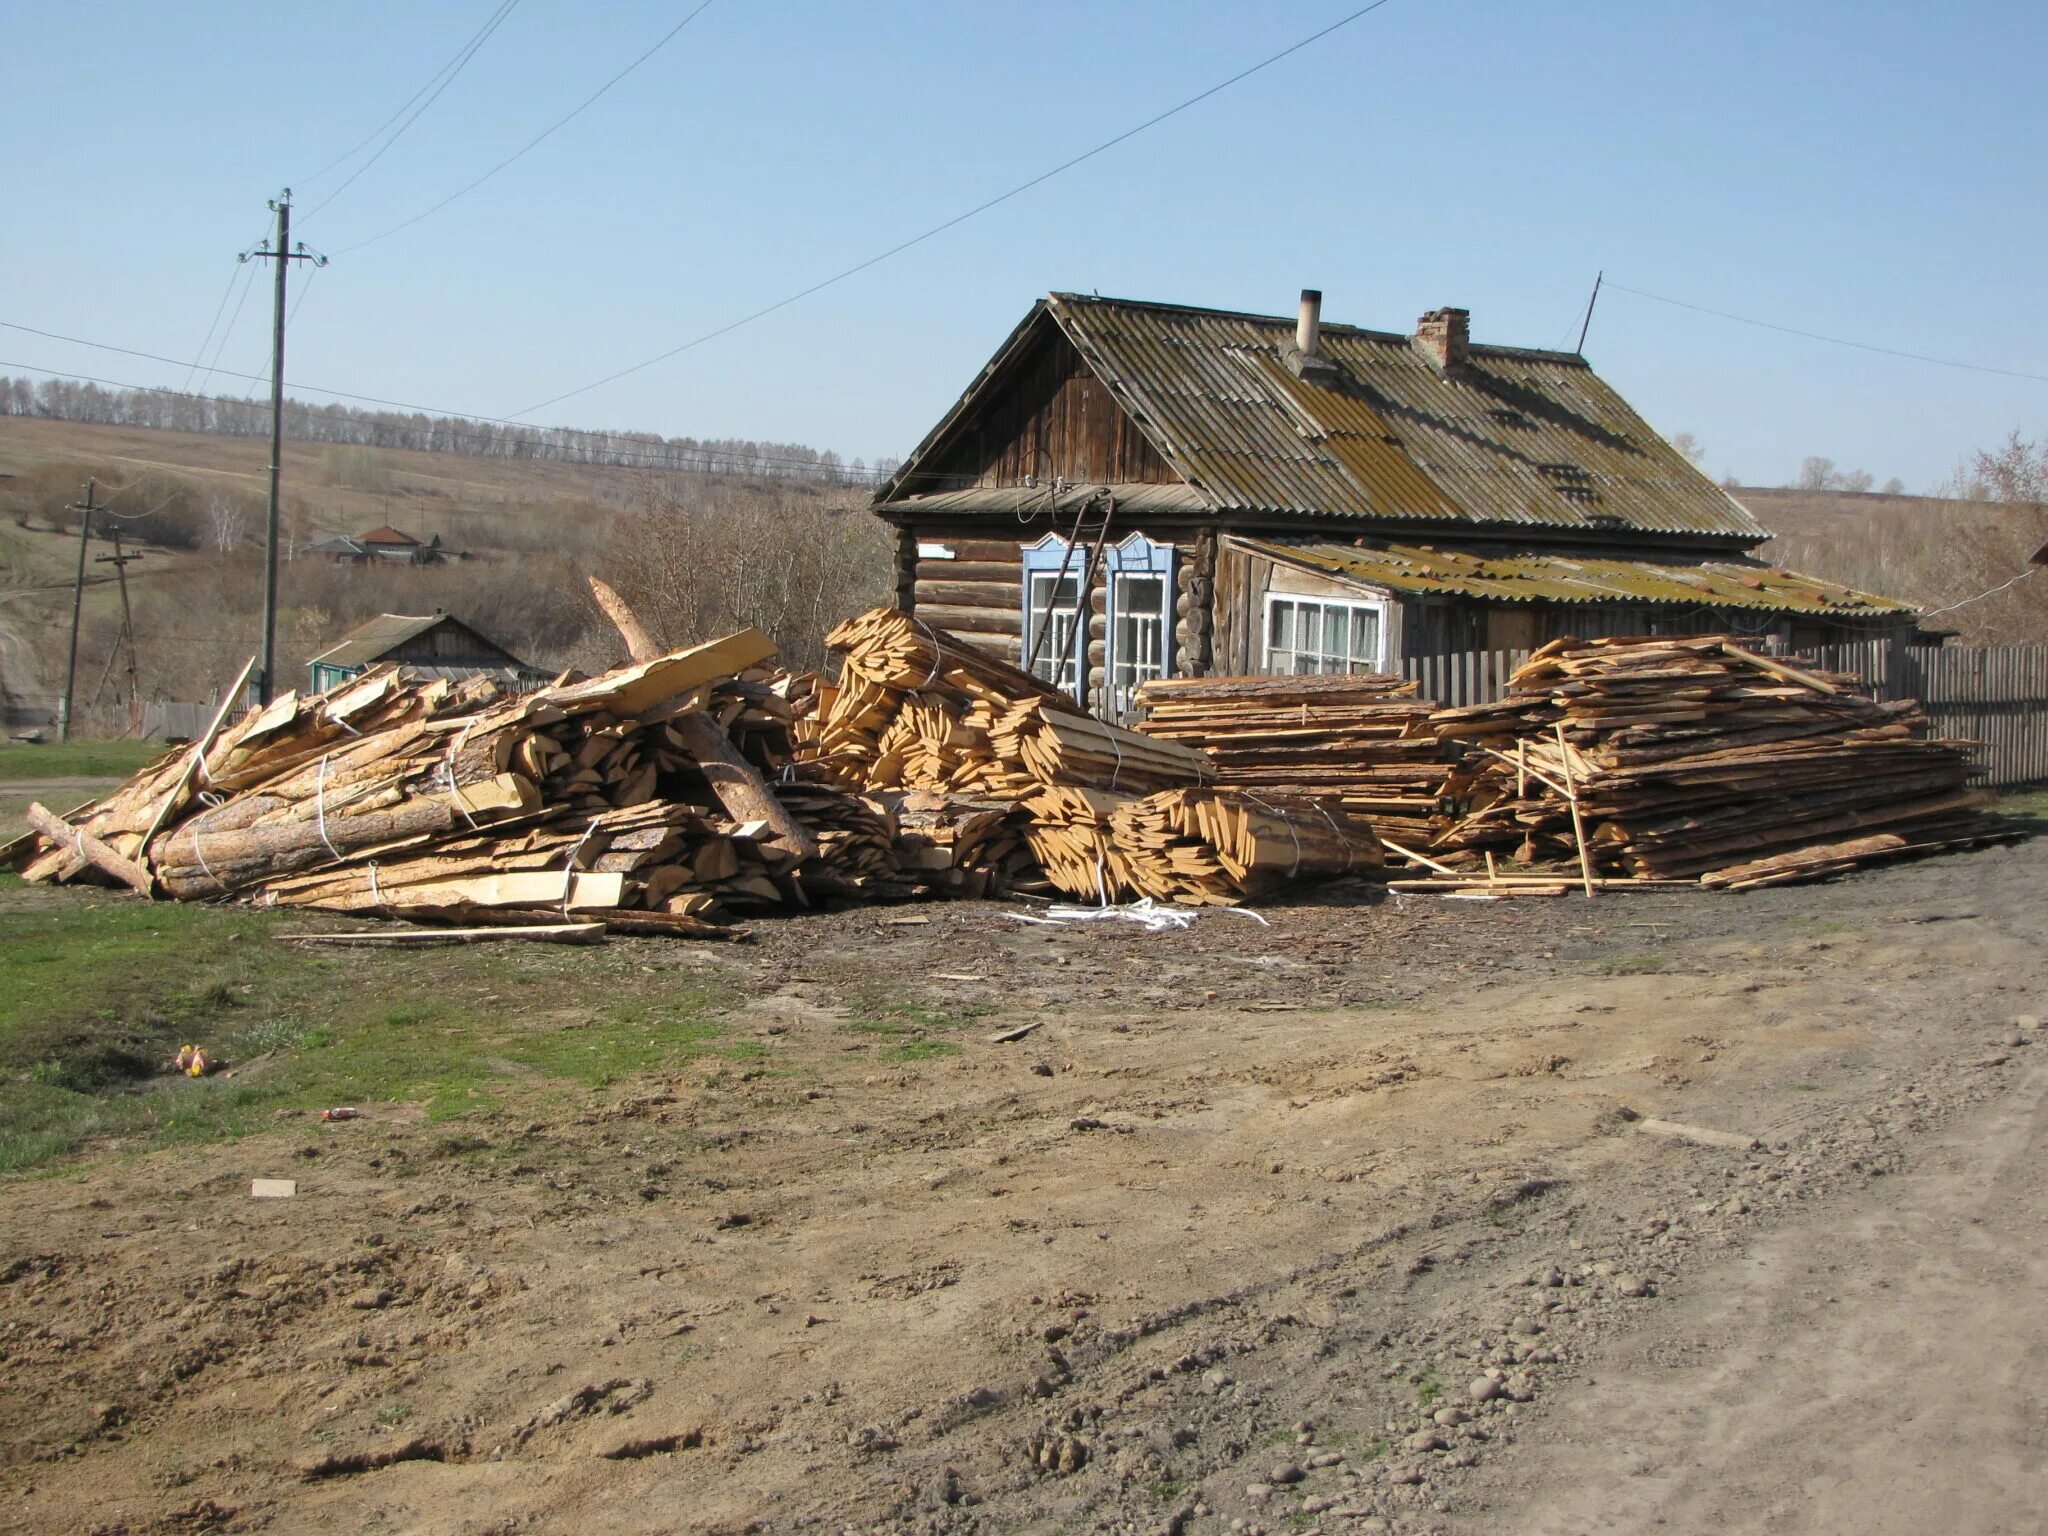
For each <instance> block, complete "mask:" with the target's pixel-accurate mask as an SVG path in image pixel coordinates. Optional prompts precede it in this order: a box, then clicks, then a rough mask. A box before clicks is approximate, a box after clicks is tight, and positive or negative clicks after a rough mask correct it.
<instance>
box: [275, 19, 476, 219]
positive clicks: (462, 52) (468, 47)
mask: <svg viewBox="0 0 2048 1536" xmlns="http://www.w3.org/2000/svg"><path fill="white" fill-rule="evenodd" d="M514 3H516V0H514ZM509 9H510V7H509V6H505V5H501V6H500V7H499V10H498V11H494V12H492V14H491V16H490V17H489V18H487V19H486V20H485V22H484V24H483V26H481V27H479V28H478V29H477V30H476V32H475V33H473V34H471V36H470V39H469V41H467V42H465V43H464V44H463V45H462V46H461V47H460V48H458V49H456V50H455V52H454V54H453V55H452V56H451V57H450V58H448V59H447V60H446V61H445V62H444V63H443V64H442V65H441V67H440V68H439V69H437V70H435V71H434V72H433V74H431V75H429V76H428V77H427V83H426V84H425V85H422V86H421V87H420V88H419V89H418V90H416V91H414V92H413V93H412V94H411V95H410V96H408V97H406V99H405V100H404V101H403V102H401V103H400V104H399V108H398V110H397V111H396V112H394V113H392V114H391V115H390V116H389V117H387V118H385V119H384V121H383V122H381V123H379V124H378V125H377V126H376V127H375V128H373V129H371V130H370V132H369V133H368V134H366V135H365V136H364V137H363V139H362V140H361V142H359V143H357V144H356V145H354V146H353V147H351V148H349V149H346V150H343V151H342V152H341V153H340V154H338V155H336V156H335V157H334V158H333V159H332V160H330V161H328V162H327V163H326V164H325V165H323V166H321V167H320V169H319V170H317V171H315V172H314V173H313V174H312V175H310V176H306V177H302V178H300V180H299V183H298V185H300V186H309V185H311V184H312V183H313V182H316V181H318V180H319V179H320V178H321V177H322V176H325V175H326V174H327V173H328V172H329V171H331V170H333V169H334V168H335V167H336V166H338V165H340V164H342V163H343V162H344V161H347V160H351V159H353V158H354V157H355V156H356V155H357V154H358V153H359V152H361V151H362V150H363V149H365V148H367V147H368V146H369V145H370V144H371V143H372V142H373V141H374V140H375V139H376V138H377V136H378V135H379V134H381V133H383V131H384V130H385V129H386V128H389V127H390V126H391V125H392V124H393V123H395V122H397V121H398V120H399V118H401V117H403V116H404V115H405V111H406V108H408V107H410V106H411V105H412V104H413V103H414V102H416V101H418V100H419V99H420V98H421V97H422V96H424V95H426V94H427V92H428V91H429V90H431V89H432V88H433V85H434V82H435V81H436V80H439V79H440V78H441V77H442V76H443V75H444V74H448V72H449V71H450V70H454V69H460V68H461V67H462V65H463V63H464V62H465V61H466V60H467V58H468V56H469V54H470V53H471V52H473V51H474V50H475V49H476V48H477V47H478V46H479V45H480V44H481V43H482V42H483V40H484V39H485V38H486V37H488V36H489V35H490V29H491V27H492V26H493V25H494V24H495V23H496V22H497V21H499V20H502V19H503V18H502V16H501V15H500V12H502V11H505V10H509ZM451 78H452V76H451ZM309 217H310V215H309Z"/></svg>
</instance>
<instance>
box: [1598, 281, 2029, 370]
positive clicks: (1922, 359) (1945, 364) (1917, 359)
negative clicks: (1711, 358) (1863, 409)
mask: <svg viewBox="0 0 2048 1536" xmlns="http://www.w3.org/2000/svg"><path fill="white" fill-rule="evenodd" d="M1607 286H1608V287H1610V288H1619V289H1620V290H1621V291H1622V292H1623V293H1632V294H1634V295H1635V296H1636V297H1637V298H1639V299H1649V300H1651V301H1652V302H1653V303H1657V304H1669V305H1671V306H1672V307H1673V308H1674V309H1689V310H1692V311H1693V312H1694V313H1695V314H1701V315H1712V316H1713V317H1714V318H1715V319H1717V320H1732V321H1734V322H1735V323H1736V324H1737V325H1753V326H1755V327H1757V328H1758V329H1759V330H1765V331H1778V332H1781V333H1782V334H1784V335H1787V336H1802V337H1804V338H1805V339H1806V340H1808V341H1824V342H1827V343H1828V344H1829V345H1830V346H1835V347H1852V348H1854V349H1855V350H1856V351H1858V352H1876V353H1878V354H1880V355H1882V356H1884V357H1902V358H1905V359H1906V360H1907V361H1908V362H1914V363H1932V364H1934V365H1935V366H1936V367H1938V368H1960V369H1963V370H1964V371H1965V372H1968V373H1995V374H1997V375H1999V376H2000V377H2002V378H2007V379H2030V380H2032V381H2033V382H2034V383H2036V384H2048V374H2043V373H2024V372H2022V371H2020V370H2019V369H2017V368H1994V367H1992V366H1990V365H1989V364H1988V363H1965V362H1959V361H1958V360H1956V359H1955V358H1952V357H1930V356H1929V355H1927V354H1926V353H1924V352H1905V351H1901V350H1900V349H1899V348H1897V347H1880V346H1877V345H1876V344H1874V343H1872V342H1867V341H1850V340H1848V339H1847V338H1845V337H1841V336H1825V335H1822V334H1821V333H1820V332H1819V331H1803V330H1801V329H1799V328H1798V327H1797V326H1793V325H1779V324H1778V323H1777V322H1776V321H1773V320H1756V319H1752V318H1751V317H1750V316H1748V315H1732V314H1730V313H1728V311H1726V310H1725V309H1709V308H1708V307H1707V306H1706V305H1704V304H1693V303H1689V302H1687V301H1686V300H1684V299H1672V298H1666V297H1665V296H1664V295H1663V294H1661V293H1648V292H1645V291H1644V290H1643V289H1641V288H1631V287H1629V286H1628V285H1627V284H1626V283H1617V282H1616V281H1615V280H1614V279H1613V278H1611V277H1610V278H1609V279H1607Z"/></svg>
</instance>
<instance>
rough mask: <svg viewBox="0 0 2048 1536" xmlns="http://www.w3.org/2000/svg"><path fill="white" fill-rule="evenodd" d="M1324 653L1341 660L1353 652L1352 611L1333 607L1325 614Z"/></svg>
mask: <svg viewBox="0 0 2048 1536" xmlns="http://www.w3.org/2000/svg"><path fill="white" fill-rule="evenodd" d="M1323 651H1324V653H1325V654H1327V655H1329V656H1332V657H1335V658H1337V659H1339V660H1341V659H1342V658H1343V657H1345V656H1347V655H1349V654H1350V651H1351V610H1350V609H1349V608H1338V607H1336V606H1334V605H1333V606H1331V607H1330V608H1329V609H1327V610H1325V612H1324V614H1323Z"/></svg>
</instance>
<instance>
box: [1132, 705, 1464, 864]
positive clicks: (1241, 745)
mask: <svg viewBox="0 0 2048 1536" xmlns="http://www.w3.org/2000/svg"><path fill="white" fill-rule="evenodd" d="M1137 704H1138V707H1139V708H1140V709H1142V710H1143V711H1144V716H1145V718H1144V719H1143V721H1141V722H1140V724H1139V725H1138V729H1139V730H1140V731H1142V732H1144V733H1145V734H1146V735H1147V736H1152V737H1155V738H1158V739H1160V740H1165V741H1177V742H1180V743H1182V744H1184V745H1188V746H1194V747H1199V748H1201V749H1202V750H1203V751H1204V752H1205V753H1206V754H1207V755H1208V757H1209V759H1210V760H1211V761H1212V762H1213V763H1214V764H1215V765H1216V777H1215V779H1214V782H1215V783H1216V784H1218V785H1224V786H1229V787H1232V788H1239V789H1251V790H1259V791H1281V792H1287V793H1292V794H1310V795H1329V796H1334V797H1335V798H1336V799H1338V800H1339V801H1341V802H1342V804H1343V805H1344V807H1345V809H1347V810H1348V811H1350V812H1351V813H1352V815H1354V816H1356V817H1358V818H1359V819H1361V820H1363V821H1365V822H1366V823H1367V824H1369V825H1370V826H1371V827H1372V829H1373V830H1374V831H1375V832H1376V833H1378V834H1379V835H1380V836H1381V837H1385V838H1390V839H1395V840H1398V841H1400V842H1403V843H1408V844H1410V845H1412V846H1418V847H1419V846H1421V844H1423V843H1425V842H1427V841H1428V839H1429V838H1430V837H1431V836H1432V835H1433V833H1434V823H1435V820H1436V818H1437V815H1438V812H1439V810H1440V807H1441V801H1442V797H1443V793H1444V784H1445V781H1446V780H1447V779H1448V778H1449V776H1450V772H1451V761H1450V759H1449V758H1447V757H1446V755H1445V753H1444V751H1443V748H1442V746H1441V745H1440V744H1439V742H1438V740H1437V737H1436V733H1435V732H1434V731H1433V730H1432V729H1431V728H1430V717H1431V715H1432V713H1433V712H1434V711H1435V709H1436V706H1435V705H1434V704H1432V703H1430V702H1429V701H1428V700H1426V699H1420V698H1417V697H1416V685H1415V684H1414V683H1412V682H1409V681H1407V680H1405V679H1403V678H1399V677H1390V676H1385V675H1382V674H1379V673H1357V674H1353V675H1351V676H1328V677H1205V678H1170V679H1166V680H1164V681H1159V682H1150V683H1146V684H1144V685H1143V686H1142V687H1140V688H1139V689H1138V692H1137Z"/></svg>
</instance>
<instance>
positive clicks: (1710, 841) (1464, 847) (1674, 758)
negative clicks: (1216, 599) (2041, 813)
mask: <svg viewBox="0 0 2048 1536" xmlns="http://www.w3.org/2000/svg"><path fill="white" fill-rule="evenodd" d="M1435 729H1436V733H1437V735H1438V736H1439V737H1440V738H1442V739H1443V741H1444V742H1445V743H1446V744H1447V745H1453V746H1456V747H1459V748H1462V749H1463V751H1464V753H1465V756H1464V758H1463V760H1462V762H1461V764H1460V766H1459V769H1458V772H1457V774H1456V775H1455V776H1454V778H1453V780H1452V782H1451V785H1450V786H1449V788H1450V793H1451V794H1452V795H1453V796H1454V797H1455V798H1456V800H1457V801H1458V802H1459V804H1460V806H1461V807H1462V810H1463V814H1461V815H1460V816H1459V817H1457V818H1456V819H1455V820H1454V821H1452V822H1451V823H1450V824H1449V826H1448V827H1447V828H1446V829H1445V830H1444V831H1443V832H1442V833H1441V834H1440V835H1439V836H1438V837H1437V838H1436V839H1435V842H1434V844H1433V848H1432V851H1433V852H1435V853H1436V854H1437V855H1438V856H1439V857H1440V858H1453V859H1457V858H1461V857H1462V858H1463V860H1464V861H1465V862H1466V863H1468V864H1469V863H1471V862H1472V861H1473V860H1474V859H1475V858H1476V857H1479V856H1484V857H1486V859H1487V861H1488V863H1489V864H1492V863H1493V860H1494V858H1495V857H1496V856H1498V855H1502V854H1505V855H1507V856H1508V857H1510V858H1511V859H1512V860H1513V861H1514V862H1516V863H1518V864H1520V865H1523V866H1529V865H1539V866H1540V865H1552V864H1554V865H1562V866H1567V867H1570V868H1575V869H1577V870H1578V872H1579V876H1580V878H1581V879H1582V880H1583V881H1584V882H1585V884H1586V886H1587V888H1588V890H1589V891H1590V889H1591V888H1592V886H1593V884H1594V883H1595V882H1596V880H1598V879H1600V878H1602V877H1615V878H1619V879H1627V880H1684V881H1698V882H1701V883H1704V884H1706V885H1710V886H1719V887H1727V888H1733V889H1744V888H1749V887H1753V886H1760V885H1775V884H1781V883H1785V882H1787V881H1792V880H1803V879H1813V878H1817V877H1818V876H1821V875H1825V874H1832V873H1836V872H1839V871H1840V870H1843V869H1847V868H1853V867H1855V866H1856V865H1859V864H1863V863H1867V862H1870V861H1872V860H1876V859H1882V858H1890V857H1895V856H1897V855H1900V854H1906V853H1918V852H1930V851H1933V850H1936V849H1944V848H1958V847H1970V846H1976V845H1978V844H1981V843H1985V842H1989V841H1996V840H1999V839H2002V838H2004V837H2008V836H2010V835H2011V834H2012V829H2011V827H2010V826H2009V824H2007V823H2005V822H2003V821H2002V820H2001V819H2000V818H1998V817H1996V816H1993V815H1991V814H1990V813H1989V812H1988V811H1987V810H1986V809H1985V807H1986V806H1987V805H1988V804H1989V802H1990V799H1991V797H1990V796H1989V795H1988V794H1986V793H1984V792H1983V791H1981V790H1978V789H1974V788H1972V787H1971V784H1970V780H1971V779H1972V777H1973V775H1974V773H1975V771H1976V770H1975V762H1974V757H1973V753H1972V750H1971V748H1972V746H1973V744H1972V743H1969V742H1959V741H1945V740H1932V739H1929V738H1928V735H1927V718H1926V715H1925V714H1924V713H1923V712H1922V710H1921V709H1920V707H1919V705H1918V704H1916V703H1914V702H1912V701H1910V700H1905V701H1897V702H1890V703H1884V702H1877V701H1874V700H1871V699H1868V698H1865V697H1863V696H1862V695H1861V694H1860V693H1858V692H1857V689H1856V685H1855V682H1854V680H1853V679H1850V678H1847V677H1843V676H1840V675H1837V674H1831V673H1821V672H1814V671H1808V670H1802V669H1800V668H1797V667H1793V666H1789V665H1787V664H1785V663H1783V662H1780V661H1777V660H1775V659H1774V658H1771V657H1766V656H1759V655H1756V654H1753V653H1751V652H1749V651H1747V650H1744V649H1743V648H1742V647H1740V646H1738V645H1737V644H1736V643H1735V642H1734V641H1733V640H1731V639H1729V638H1728V637H1725V636H1701V637H1687V638H1682V639H1680V638H1669V639H1611V640H1556V641H1552V642H1551V643H1550V644H1549V645H1546V646H1544V647H1543V648H1542V649H1540V650H1538V651H1537V652H1535V653H1534V654H1533V655H1532V656H1531V657H1530V659H1529V660H1528V662H1527V663H1525V664H1524V665H1523V666H1522V667H1521V668H1519V669H1518V670H1517V671H1516V673H1515V675H1514V677H1513V678H1512V680H1511V682H1510V686H1509V690H1508V693H1507V695H1506V696H1505V697H1504V698H1503V699H1501V700H1500V701H1499V702H1497V703H1493V704H1481V705H1473V706H1470V707H1468V708H1463V709H1449V710H1442V711H1439V712H1438V714H1437V716H1436V723H1435Z"/></svg>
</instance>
